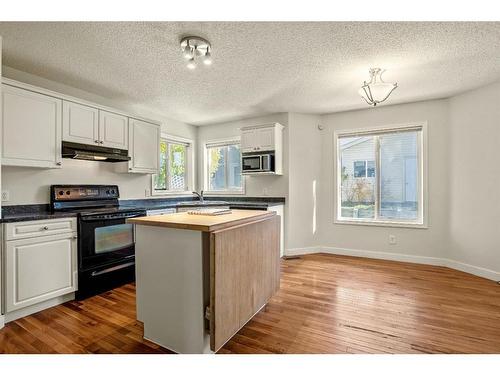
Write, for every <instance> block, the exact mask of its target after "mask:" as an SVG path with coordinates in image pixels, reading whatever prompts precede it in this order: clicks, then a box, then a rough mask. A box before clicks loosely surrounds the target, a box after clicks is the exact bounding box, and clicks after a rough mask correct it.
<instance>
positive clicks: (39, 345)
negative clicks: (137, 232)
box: [0, 254, 500, 353]
mask: <svg viewBox="0 0 500 375" xmlns="http://www.w3.org/2000/svg"><path fill="white" fill-rule="evenodd" d="M167 352H168V351H167V350H164V349H162V348H160V347H158V346H157V345H155V344H153V343H150V342H148V341H145V340H143V339H142V325H141V323H139V322H137V321H136V320H135V288H134V285H133V284H129V285H126V286H123V287H121V288H118V289H115V290H113V291H111V292H108V293H104V294H102V295H100V296H96V297H93V298H90V299H88V300H85V301H82V302H76V301H72V302H68V303H65V304H64V305H61V306H57V307H54V308H51V309H48V310H45V311H42V312H39V313H37V314H34V315H31V316H29V317H26V318H22V319H19V320H17V321H15V322H11V323H8V324H7V325H6V326H5V328H4V329H3V330H0V353H167ZM220 353H500V286H499V285H497V284H496V283H495V282H493V281H489V280H486V279H482V278H479V277H476V276H472V275H469V274H466V273H462V272H459V271H454V270H450V269H447V268H443V267H435V266H426V265H416V264H410V263H400V262H390V261H383V260H373V259H364V258H352V257H345V256H335V255H327V254H315V255H307V256H304V257H302V258H301V259H294V260H286V261H283V262H282V275H281V289H280V291H279V292H278V294H277V295H276V296H275V297H274V298H273V299H272V300H271V301H270V303H269V304H268V305H267V307H266V308H265V310H264V311H261V312H260V313H258V314H257V315H256V316H255V317H254V318H253V319H252V320H251V321H250V322H249V323H248V324H247V325H245V327H243V328H242V329H241V330H240V331H239V332H238V333H237V334H236V336H234V337H233V338H232V339H231V340H230V341H229V342H228V343H227V344H226V345H225V346H224V347H223V348H222V349H221V350H220Z"/></svg>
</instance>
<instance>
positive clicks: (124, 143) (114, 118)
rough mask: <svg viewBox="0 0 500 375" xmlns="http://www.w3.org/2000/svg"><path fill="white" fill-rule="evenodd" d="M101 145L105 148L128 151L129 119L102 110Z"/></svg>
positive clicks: (100, 118) (100, 112)
mask: <svg viewBox="0 0 500 375" xmlns="http://www.w3.org/2000/svg"><path fill="white" fill-rule="evenodd" d="M99 144H100V145H102V146H105V147H112V148H119V149H122V150H128V118H127V117H125V116H122V115H119V114H116V113H112V112H107V111H101V110H100V111H99Z"/></svg>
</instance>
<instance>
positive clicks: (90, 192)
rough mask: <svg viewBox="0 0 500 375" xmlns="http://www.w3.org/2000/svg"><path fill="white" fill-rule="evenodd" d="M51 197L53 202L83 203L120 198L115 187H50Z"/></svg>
mask: <svg viewBox="0 0 500 375" xmlns="http://www.w3.org/2000/svg"><path fill="white" fill-rule="evenodd" d="M51 195H52V196H51V199H52V200H53V201H85V200H101V199H117V198H119V197H120V194H119V192H118V186H117V185H52V186H51Z"/></svg>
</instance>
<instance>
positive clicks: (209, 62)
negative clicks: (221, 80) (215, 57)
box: [203, 50, 212, 65]
mask: <svg viewBox="0 0 500 375" xmlns="http://www.w3.org/2000/svg"><path fill="white" fill-rule="evenodd" d="M203 64H205V65H212V55H211V54H210V51H208V50H207V52H206V53H205V55H204V56H203Z"/></svg>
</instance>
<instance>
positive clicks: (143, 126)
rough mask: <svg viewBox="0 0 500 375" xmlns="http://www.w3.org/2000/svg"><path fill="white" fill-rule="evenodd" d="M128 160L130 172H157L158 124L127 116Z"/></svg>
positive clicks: (158, 160)
mask: <svg viewBox="0 0 500 375" xmlns="http://www.w3.org/2000/svg"><path fill="white" fill-rule="evenodd" d="M128 135H129V140H130V143H129V156H130V157H131V160H130V162H129V166H128V171H129V172H132V173H158V171H159V169H160V125H158V124H152V123H149V122H145V121H141V120H137V119H134V118H129V122H128Z"/></svg>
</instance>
